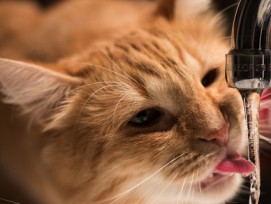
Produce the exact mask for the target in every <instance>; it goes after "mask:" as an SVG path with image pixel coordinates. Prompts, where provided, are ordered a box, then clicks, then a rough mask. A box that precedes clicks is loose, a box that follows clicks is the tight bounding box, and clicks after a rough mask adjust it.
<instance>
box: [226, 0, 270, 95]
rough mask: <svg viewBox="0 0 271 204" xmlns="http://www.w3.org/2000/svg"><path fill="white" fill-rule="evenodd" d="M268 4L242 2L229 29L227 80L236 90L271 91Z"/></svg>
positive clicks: (262, 0)
mask: <svg viewBox="0 0 271 204" xmlns="http://www.w3.org/2000/svg"><path fill="white" fill-rule="evenodd" d="M270 19H271V0H241V1H240V2H239V5H238V8H237V11H236V14H235V19H234V23H233V27H232V36H231V50H230V52H229V53H228V54H227V55H226V79H227V81H228V84H229V86H231V87H235V88H237V89H239V90H262V89H264V88H267V87H270V85H271V83H270V79H271V57H270V56H271V55H270V50H269V48H268V47H269V30H270Z"/></svg>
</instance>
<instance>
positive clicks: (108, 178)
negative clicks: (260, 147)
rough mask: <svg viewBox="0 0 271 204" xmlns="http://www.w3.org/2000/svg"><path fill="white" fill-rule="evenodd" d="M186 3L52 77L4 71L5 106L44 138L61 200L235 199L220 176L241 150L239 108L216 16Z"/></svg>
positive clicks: (24, 67)
mask: <svg viewBox="0 0 271 204" xmlns="http://www.w3.org/2000/svg"><path fill="white" fill-rule="evenodd" d="M192 2H194V3H195V1H183V0H182V1H177V2H176V4H174V1H161V3H160V6H159V8H158V9H157V10H156V11H157V12H155V14H154V15H155V16H156V17H155V18H151V19H150V22H151V23H150V24H149V25H148V23H145V24H144V26H143V27H144V28H142V29H141V28H140V29H138V30H135V31H134V32H131V33H130V34H128V35H126V36H123V37H121V38H119V39H117V40H116V41H114V42H108V44H107V45H103V46H101V47H97V48H92V49H90V50H88V51H87V52H86V53H84V54H80V55H77V56H74V57H70V58H67V59H64V60H62V61H60V62H59V63H57V64H55V65H50V67H51V68H50V69H45V68H43V67H40V66H37V65H33V64H29V63H23V62H15V61H10V60H4V59H1V60H0V84H1V90H2V92H3V93H4V94H5V95H6V99H5V101H6V102H7V103H11V104H16V105H19V106H20V107H22V110H23V111H24V112H25V113H28V114H30V115H31V116H32V122H37V123H39V124H40V125H41V126H42V127H43V129H44V134H45V137H47V139H48V141H47V144H46V145H45V148H44V151H43V160H44V162H45V163H46V165H47V168H48V169H49V170H48V171H49V172H50V174H51V176H52V177H53V178H54V180H55V181H56V183H57V184H58V185H60V186H61V188H63V189H69V190H73V192H75V191H76V192H77V193H78V192H79V193H78V194H77V196H78V197H89V200H92V201H93V200H96V201H97V200H108V201H109V200H110V198H113V199H111V200H110V201H114V202H115V203H118V202H121V201H125V199H127V200H129V199H133V198H138V197H137V196H139V197H140V198H141V199H142V200H147V201H153V202H154V203H158V202H159V201H160V202H162V203H166V202H177V201H179V202H181V203H185V202H188V203H189V202H190V203H208V204H211V203H221V202H223V201H225V200H227V199H229V198H231V197H232V196H233V195H234V194H235V193H236V191H237V189H238V188H239V185H240V182H241V175H240V174H228V173H225V174H223V173H219V172H217V170H216V169H215V168H216V166H217V165H218V163H219V162H221V161H222V160H223V159H225V158H226V157H228V156H230V155H235V154H236V153H238V154H241V153H242V152H243V150H244V146H245V136H244V120H243V118H244V114H243V108H242V101H241V98H240V96H239V95H238V93H237V91H236V90H234V89H231V88H228V87H227V83H226V81H225V77H224V64H225V61H224V60H225V59H224V56H225V53H227V52H228V44H227V41H226V39H225V38H224V36H223V29H222V28H221V25H220V24H219V23H218V22H219V20H218V15H214V12H209V11H208V9H207V6H208V4H206V3H208V1H204V2H201V3H204V4H203V5H204V6H206V7H200V6H199V4H198V2H197V3H195V5H193V3H192ZM190 4H191V5H190ZM174 5H175V6H174ZM199 8H201V9H199ZM202 8H203V9H202ZM206 9H207V10H206ZM52 69H55V70H62V73H61V72H55V71H52ZM68 186H69V187H68ZM67 192H70V191H68V190H67ZM115 192H116V193H117V192H118V193H120V194H118V195H116V194H114V193H115ZM105 195H106V196H105ZM108 195H110V196H108ZM75 197H76V196H75ZM73 199H77V198H73ZM147 203H148V202H147Z"/></svg>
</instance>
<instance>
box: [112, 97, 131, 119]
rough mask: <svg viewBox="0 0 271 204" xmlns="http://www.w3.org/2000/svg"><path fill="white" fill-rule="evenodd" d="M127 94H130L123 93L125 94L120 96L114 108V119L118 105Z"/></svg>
mask: <svg viewBox="0 0 271 204" xmlns="http://www.w3.org/2000/svg"><path fill="white" fill-rule="evenodd" d="M126 96H128V94H125V95H123V96H122V97H121V98H120V100H119V101H118V102H117V104H116V107H115V108H114V112H113V120H115V117H116V112H117V109H118V107H119V104H120V102H121V101H122V100H123V99H124V98H125V97H126Z"/></svg>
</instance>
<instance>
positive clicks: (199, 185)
mask: <svg viewBox="0 0 271 204" xmlns="http://www.w3.org/2000/svg"><path fill="white" fill-rule="evenodd" d="M196 175H197V177H198V175H199V169H198V170H197V174H196ZM198 187H199V191H200V195H201V198H202V199H203V200H204V199H205V198H204V196H203V193H202V187H201V184H200V182H198Z"/></svg>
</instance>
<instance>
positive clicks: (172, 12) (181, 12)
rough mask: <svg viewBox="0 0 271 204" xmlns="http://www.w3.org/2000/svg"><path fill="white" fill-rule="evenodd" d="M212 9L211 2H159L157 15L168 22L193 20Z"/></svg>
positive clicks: (190, 0) (166, 0)
mask: <svg viewBox="0 0 271 204" xmlns="http://www.w3.org/2000/svg"><path fill="white" fill-rule="evenodd" d="M210 8H211V0H159V1H158V7H157V10H156V14H157V15H160V16H163V17H165V18H166V19H168V20H173V19H176V18H177V19H191V18H193V17H195V16H199V15H201V14H202V13H204V12H206V11H207V10H208V9H210Z"/></svg>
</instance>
